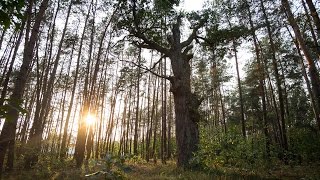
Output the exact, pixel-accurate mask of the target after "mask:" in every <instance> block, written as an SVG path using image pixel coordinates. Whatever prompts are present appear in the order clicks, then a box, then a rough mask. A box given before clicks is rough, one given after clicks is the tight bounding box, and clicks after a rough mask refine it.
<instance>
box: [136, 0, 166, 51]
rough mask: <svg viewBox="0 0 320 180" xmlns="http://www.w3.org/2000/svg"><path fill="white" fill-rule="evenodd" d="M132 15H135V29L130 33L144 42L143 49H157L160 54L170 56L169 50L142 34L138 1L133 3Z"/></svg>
mask: <svg viewBox="0 0 320 180" xmlns="http://www.w3.org/2000/svg"><path fill="white" fill-rule="evenodd" d="M132 13H133V23H134V28H133V29H131V31H130V33H132V35H134V36H135V37H137V38H139V39H141V40H143V42H144V45H143V48H147V49H155V50H157V51H159V52H160V53H163V54H166V55H169V49H167V48H164V47H162V46H161V45H159V44H158V43H156V42H155V41H152V40H150V39H148V38H147V37H146V36H145V34H144V33H142V32H141V29H140V27H139V21H138V17H137V9H136V0H134V1H133V7H132Z"/></svg>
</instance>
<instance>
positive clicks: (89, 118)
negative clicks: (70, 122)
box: [86, 114, 96, 126]
mask: <svg viewBox="0 0 320 180" xmlns="http://www.w3.org/2000/svg"><path fill="white" fill-rule="evenodd" d="M95 121H96V117H95V116H94V115H92V114H88V115H87V117H86V124H87V125H89V126H90V125H92V124H93V123H94V122H95Z"/></svg>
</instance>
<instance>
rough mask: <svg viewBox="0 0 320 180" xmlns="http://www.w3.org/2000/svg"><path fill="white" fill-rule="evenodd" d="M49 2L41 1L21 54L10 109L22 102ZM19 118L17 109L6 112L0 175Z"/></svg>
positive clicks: (1, 138)
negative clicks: (20, 63) (28, 38)
mask: <svg viewBox="0 0 320 180" xmlns="http://www.w3.org/2000/svg"><path fill="white" fill-rule="evenodd" d="M48 1H49V0H43V1H42V3H41V5H40V9H39V12H38V14H37V16H36V19H35V22H34V25H33V28H32V31H31V37H30V40H29V41H27V42H26V44H27V46H26V49H25V51H24V53H23V61H22V65H21V67H20V70H19V72H18V75H17V77H16V79H15V83H14V89H13V93H12V95H11V96H10V100H9V104H10V106H11V107H19V106H20V104H21V101H22V100H23V99H22V98H23V92H24V89H25V86H26V82H27V78H28V74H29V71H30V69H31V64H32V61H33V55H34V47H35V43H36V41H37V39H38V34H39V29H40V24H41V22H42V20H43V17H44V14H45V11H46V9H47V6H48ZM18 117H19V111H18V109H17V108H12V109H10V110H9V112H8V117H7V118H6V120H5V123H4V126H3V130H2V131H1V135H0V173H2V168H3V161H4V157H5V153H6V150H7V148H8V146H9V143H13V144H14V143H15V142H14V140H15V135H16V125H17V120H18Z"/></svg>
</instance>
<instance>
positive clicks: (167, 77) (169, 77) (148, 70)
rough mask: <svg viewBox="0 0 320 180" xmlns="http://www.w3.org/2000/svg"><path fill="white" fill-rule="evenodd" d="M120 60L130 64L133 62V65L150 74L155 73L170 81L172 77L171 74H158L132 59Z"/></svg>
mask: <svg viewBox="0 0 320 180" xmlns="http://www.w3.org/2000/svg"><path fill="white" fill-rule="evenodd" d="M120 61H124V62H128V63H131V64H133V65H134V66H136V67H139V68H141V69H144V70H146V72H150V73H151V74H153V75H155V76H157V77H159V78H164V79H167V80H170V81H171V80H172V77H171V76H163V75H160V74H158V73H156V72H154V71H152V70H151V69H149V68H147V67H145V66H143V65H140V64H137V63H135V62H133V61H127V60H120Z"/></svg>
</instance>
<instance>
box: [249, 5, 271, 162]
mask: <svg viewBox="0 0 320 180" xmlns="http://www.w3.org/2000/svg"><path fill="white" fill-rule="evenodd" d="M245 3H246V6H247V11H248V14H249V22H250V29H251V35H252V38H253V43H254V49H255V55H256V58H257V64H258V69H259V72H261V74H259V89H260V94H261V100H262V119H263V132H264V136H265V138H266V144H265V147H266V157H267V159H269V158H270V144H271V139H270V136H269V123H268V119H267V118H268V117H267V104H266V93H265V85H264V84H265V83H264V78H265V71H264V67H263V66H262V63H261V56H260V50H259V45H258V42H257V41H258V39H257V36H256V32H255V28H254V24H253V21H252V14H251V10H250V6H249V4H248V2H247V0H245Z"/></svg>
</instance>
